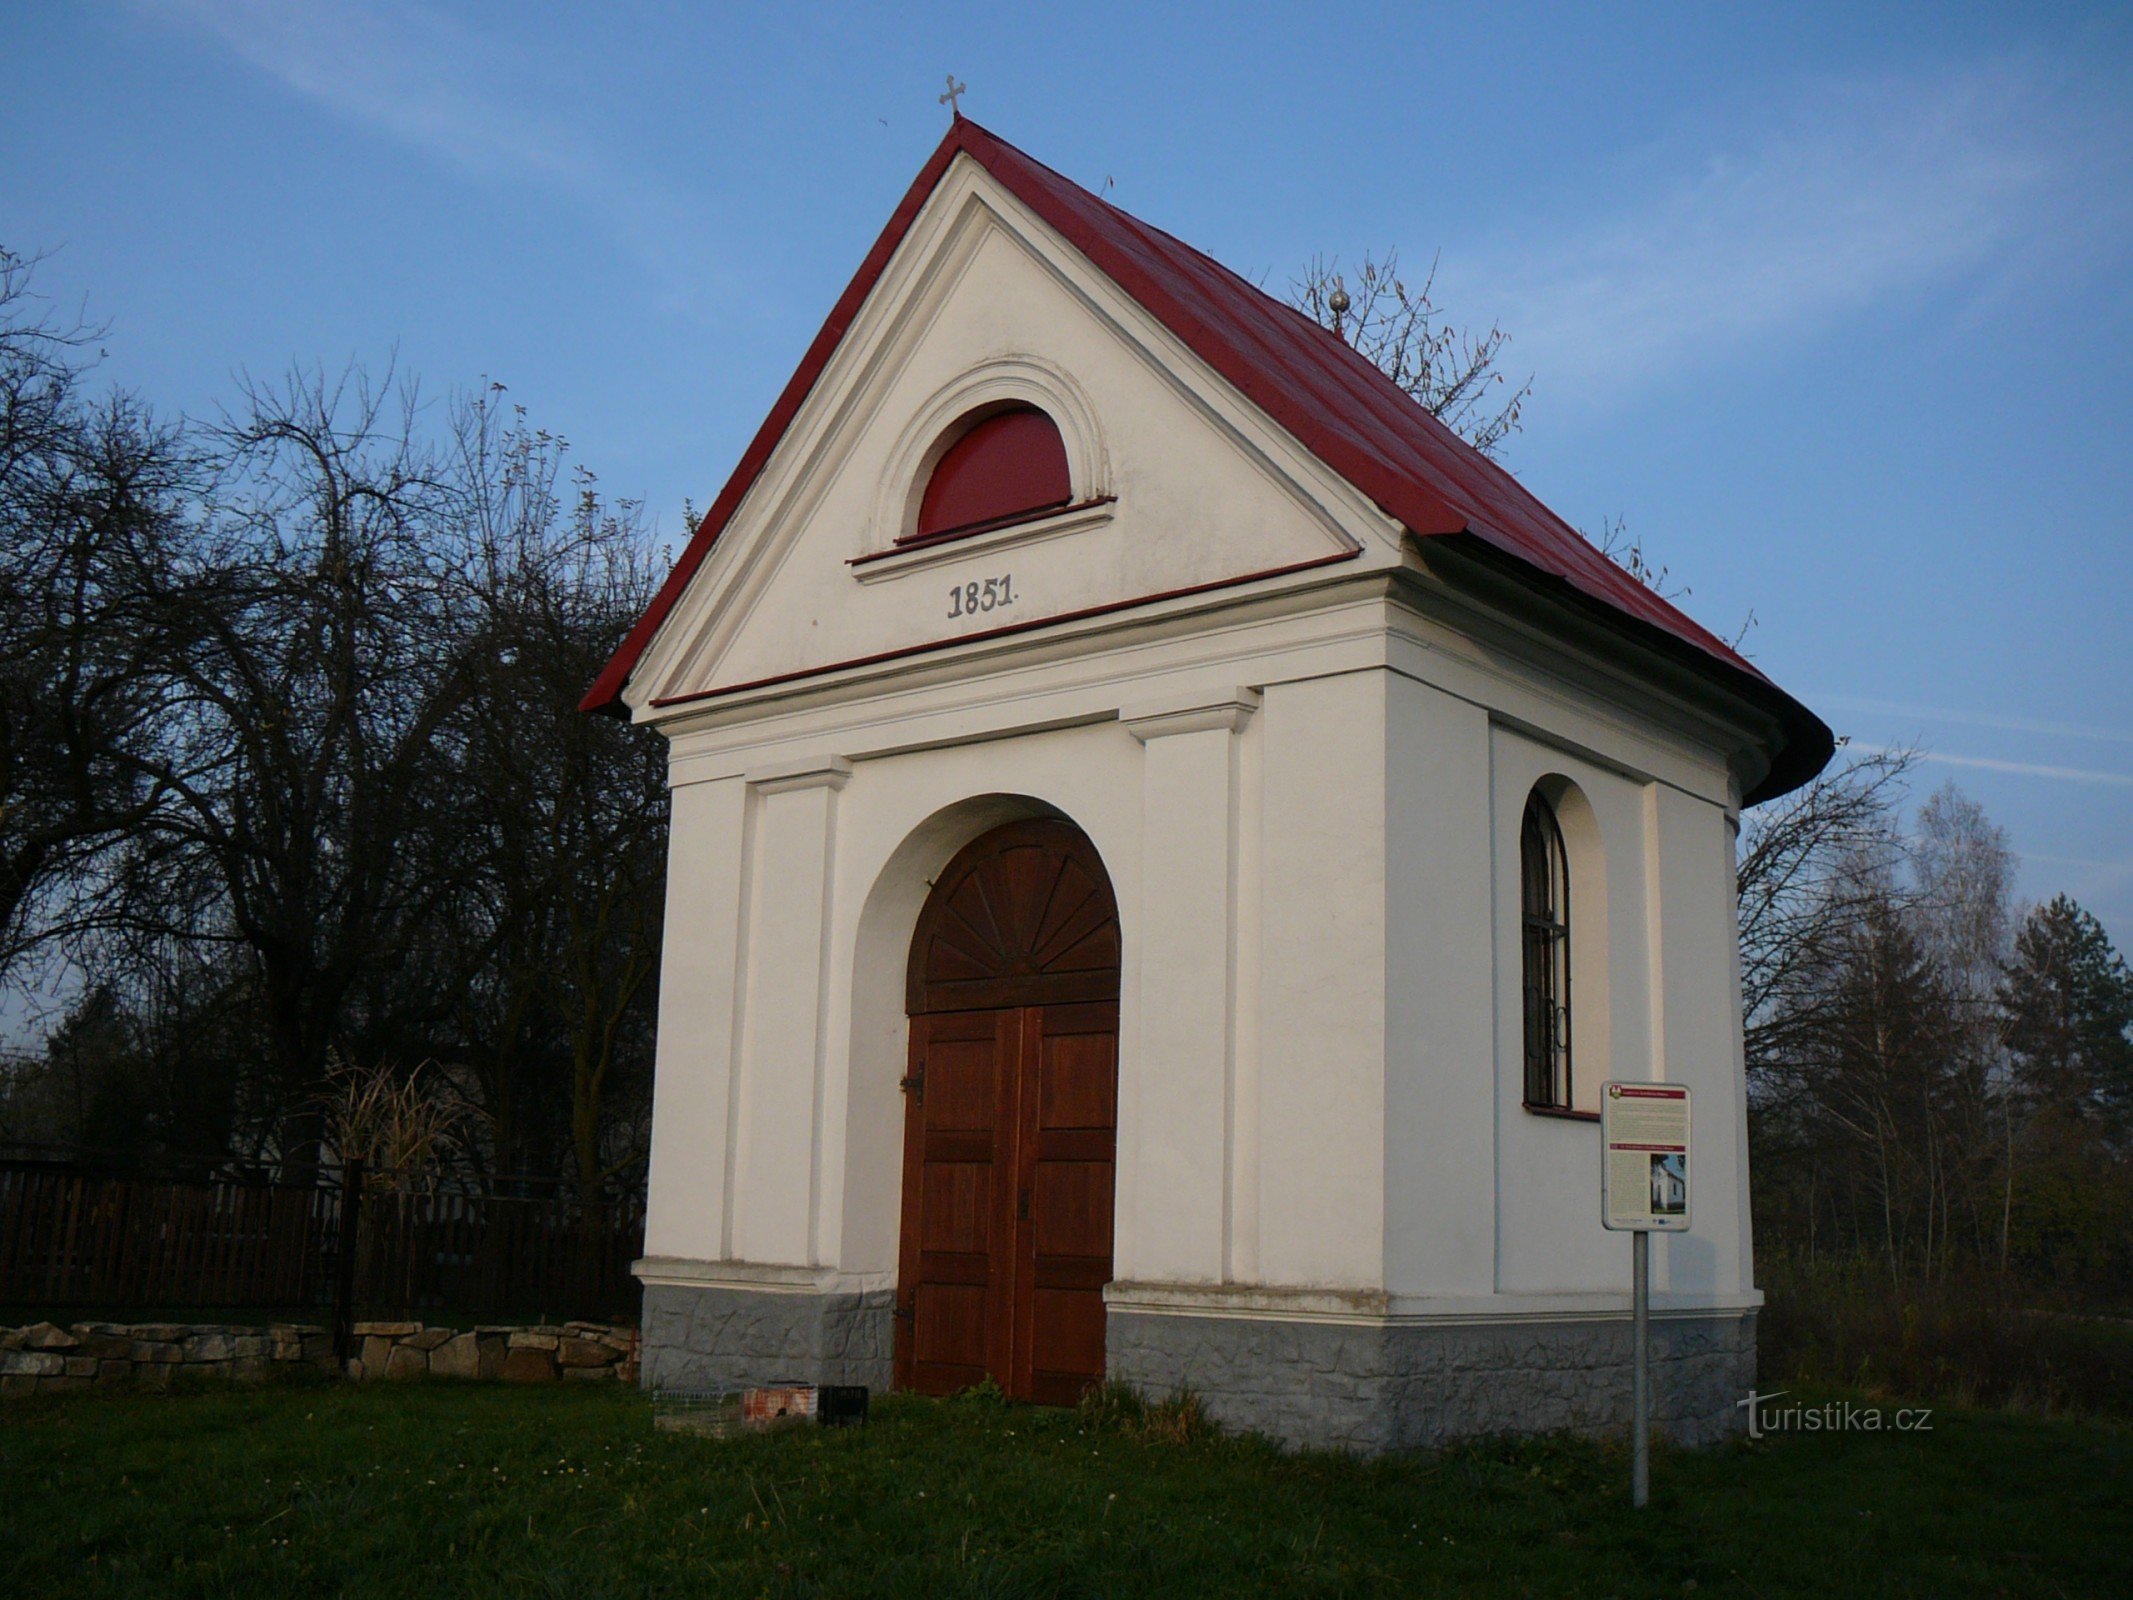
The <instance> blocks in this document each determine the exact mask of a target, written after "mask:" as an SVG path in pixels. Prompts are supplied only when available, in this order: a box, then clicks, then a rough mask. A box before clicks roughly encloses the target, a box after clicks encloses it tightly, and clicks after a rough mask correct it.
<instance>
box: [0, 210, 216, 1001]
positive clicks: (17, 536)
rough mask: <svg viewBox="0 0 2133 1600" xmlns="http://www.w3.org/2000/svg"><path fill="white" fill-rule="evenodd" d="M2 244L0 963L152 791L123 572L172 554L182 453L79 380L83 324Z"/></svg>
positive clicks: (150, 722) (138, 637)
mask: <svg viewBox="0 0 2133 1600" xmlns="http://www.w3.org/2000/svg"><path fill="white" fill-rule="evenodd" d="M32 269H33V264H32V263H29V262H26V261H24V260H23V259H22V258H20V257H17V256H14V255H11V254H9V253H7V252H6V251H4V250H0V592H4V593H5V594H6V595H7V597H8V598H7V604H6V605H5V607H4V608H0V973H4V972H5V971H6V970H7V968H8V967H9V965H10V964H11V963H12V962H13V961H14V960H16V959H17V958H19V957H21V956H23V955H25V954H27V953H28V952H30V951H31V950H33V949H35V948H37V947H39V946H41V945H45V944H48V943H50V942H51V941H54V940H56V939H58V938H60V937H62V936H63V935H65V934H67V933H70V932H77V931H79V930H80V929H81V927H82V926H83V922H82V916H81V914H82V911H83V908H84V906H85V905H86V904H87V903H88V901H89V899H90V897H88V896H85V895H83V894H82V893H81V892H80V890H81V888H82V886H83V883H84V880H85V879H87V878H88V877H90V876H91V875H92V873H93V872H94V870H95V868H96V866H97V864H98V863H99V862H100V860H101V859H102V858H103V857H105V856H106V855H108V853H109V852H110V851H111V849H112V848H113V846H114V845H115V844H116V843H117V842H118V841H119V840H120V839H122V838H123V837H124V836H125V835H126V834H127V833H128V832H129V831H131V830H136V829H138V828H140V827H141V826H143V825H144V824H145V823H146V822H147V820H148V819H149V818H150V817H152V816H153V815H155V813H156V812H157V810H158V809H159V807H160V805H161V804H162V801H163V799H164V794H163V791H162V789H161V787H160V786H159V785H158V784H157V783H156V782H154V780H153V779H152V778H149V777H147V776H145V775H144V773H143V772H142V770H141V768H140V767H139V765H138V763H137V762H136V761H135V760H134V759H133V758H134V757H135V756H137V755H139V754H140V753H142V752H144V751H146V750H147V749H149V748H151V747H152V746H153V745H154V744H155V743H156V741H157V740H158V739H159V738H160V736H161V729H162V725H163V716H164V711H165V709H166V708H165V704H164V699H163V695H162V692H161V687H160V684H159V681H158V675H157V673H156V671H155V665H154V662H153V660H152V659H151V650H152V646H151V644H150V640H151V637H152V633H153V630H152V628H151V627H150V626H149V622H148V619H147V618H146V617H144V616H143V614H142V612H141V609H140V607H139V604H138V599H139V595H138V589H137V586H136V585H135V584H134V583H133V582H132V577H133V574H134V573H135V572H137V571H139V570H141V569H143V568H151V567H156V566H161V565H167V563H168V562H169V560H170V559H171V549H172V546H173V544H174V542H175V540H176V538H177V534H178V530H177V526H176V524H177V517H178V506H179V504H180V497H181V496H182V494H183V492H184V491H185V490H186V489H187V488H188V487H189V483H190V477H191V471H192V464H191V462H190V461H189V459H188V458H187V455H186V453H185V451H184V449H183V447H182V444H181V441H180V439H179V437H178V435H177V434H176V432H175V431H174V430H172V429H169V428H166V427H164V426H162V425H160V424H158V423H157V422H156V421H155V420H154V419H153V418H152V417H151V416H150V415H149V414H148V413H147V411H146V410H145V409H144V408H143V407H142V406H140V405H139V404H138V403H137V402H136V401H134V400H132V399H130V398H128V397H126V396H124V395H115V396H112V397H110V398H108V399H106V400H103V401H101V402H96V403H92V402H90V401H89V400H87V399H86V398H85V397H84V396H83V394H82V393H81V382H82V377H83V374H84V372H85V370H86V356H85V354H84V345H85V343H86V341H87V340H88V339H89V338H90V336H91V334H90V331H89V330H85V329H83V328H81V327H80V326H78V325H75V324H66V323H60V322H57V321H55V320H54V319H52V318H51V317H50V316H49V315H47V314H45V313H44V312H43V311H42V310H41V309H40V308H39V306H38V304H37V302H36V299H35V297H34V295H33V293H32V289H31V281H32Z"/></svg>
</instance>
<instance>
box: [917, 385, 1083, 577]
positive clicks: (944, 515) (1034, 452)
mask: <svg viewBox="0 0 2133 1600" xmlns="http://www.w3.org/2000/svg"><path fill="white" fill-rule="evenodd" d="M1073 494H1074V491H1073V487H1072V485H1071V484H1070V483H1069V482H1068V479H1067V455H1066V444H1065V442H1064V441H1063V440H1061V438H1060V437H1059V425H1058V424H1057V423H1055V422H1054V421H1052V419H1051V418H1050V417H1048V416H1046V415H1045V414H1044V413H1043V412H1042V411H1039V410H1038V409H1037V408H1036V407H1035V406H1015V407H1012V408H1011V409H1009V410H1006V411H995V412H994V413H993V414H992V415H991V416H989V417H987V418H986V419H985V420H984V421H982V422H980V423H979V424H978V425H977V426H976V427H974V428H972V429H971V430H970V431H969V432H968V433H966V434H964V435H963V437H962V438H960V439H958V440H956V442H955V443H954V444H953V445H951V446H949V449H948V453H947V454H946V455H944V456H942V457H941V459H940V463H939V465H937V466H936V467H934V469H933V476H932V477H931V478H930V479H928V480H927V482H926V494H925V498H924V499H923V500H921V501H920V502H919V507H918V526H917V527H916V528H915V529H913V530H912V531H911V532H910V533H908V534H906V535H905V536H904V539H903V540H900V541H898V542H899V543H902V542H908V541H909V540H912V539H930V538H935V537H938V536H939V535H942V534H948V533H975V532H977V531H978V530H979V529H980V528H986V527H991V526H994V525H996V524H998V523H1003V522H1013V521H1016V520H1017V519H1019V518H1022V517H1028V516H1033V515H1035V514H1036V513H1038V512H1040V511H1050V510H1052V509H1053V508H1054V507H1057V506H1063V505H1065V504H1066V503H1067V502H1068V501H1069V500H1071V499H1072V498H1073Z"/></svg>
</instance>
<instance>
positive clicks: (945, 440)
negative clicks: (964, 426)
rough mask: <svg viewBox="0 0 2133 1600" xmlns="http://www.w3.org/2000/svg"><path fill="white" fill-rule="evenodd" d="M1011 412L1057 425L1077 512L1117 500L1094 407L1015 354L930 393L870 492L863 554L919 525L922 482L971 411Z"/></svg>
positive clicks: (1046, 365)
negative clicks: (1023, 408)
mask: <svg viewBox="0 0 2133 1600" xmlns="http://www.w3.org/2000/svg"><path fill="white" fill-rule="evenodd" d="M1012 405H1028V406H1035V407H1036V408H1037V409H1038V410H1039V411H1042V412H1043V413H1044V414H1045V415H1046V416H1048V417H1050V418H1051V419H1052V421H1053V422H1054V423H1056V424H1057V425H1058V428H1059V437H1060V440H1061V442H1062V443H1063V444H1064V445H1065V446H1066V458H1067V482H1068V484H1069V485H1070V486H1071V487H1072V489H1073V495H1072V499H1073V500H1074V502H1075V503H1076V504H1077V505H1079V504H1083V503H1085V502H1087V501H1091V500H1102V499H1105V498H1107V497H1108V496H1110V495H1112V494H1113V493H1114V492H1115V491H1114V490H1113V488H1112V484H1111V463H1110V453H1109V452H1108V451H1107V450H1106V449H1105V448H1104V439H1103V432H1102V429H1101V427H1100V426H1099V424H1098V422H1097V417H1096V407H1095V406H1094V405H1093V404H1092V403H1091V402H1090V400H1089V397H1088V394H1087V392H1086V391H1084V390H1083V388H1082V386H1081V384H1080V382H1079V381H1078V380H1077V379H1075V377H1074V376H1073V375H1072V374H1071V373H1069V372H1068V371H1067V370H1066V368H1064V367H1062V366H1060V365H1059V364H1058V363H1057V362H1055V361H1048V360H1046V359H1045V358H1044V357H1042V356H1037V355H1031V354H1027V353H1023V352H1017V353H1014V354H1011V355H1004V356H1000V357H998V358H996V359H994V360H991V361H987V362H985V363H983V364H982V365H980V366H976V367H972V368H971V369H969V370H968V371H966V372H964V373H962V374H960V375H959V376H957V377H956V378H954V379H952V380H950V381H949V382H948V383H946V384H944V385H942V386H941V387H940V388H939V389H937V390H935V391H934V392H933V394H932V395H931V396H930V397H929V398H928V399H927V400H926V401H925V403H924V404H922V405H920V406H919V407H918V409H917V410H916V411H914V412H913V413H912V415H911V419H910V420H909V421H908V422H906V423H905V424H904V427H903V430H902V432H900V433H899V434H897V436H896V443H895V444H894V445H893V446H891V448H890V450H889V456H888V465H887V466H886V468H885V469H884V470H883V472H882V476H881V483H880V486H879V487H878V488H877V489H876V490H875V495H874V516H873V520H872V522H871V523H870V524H869V526H868V528H867V539H866V548H867V549H870V550H883V549H887V548H888V547H890V546H891V545H893V544H894V543H895V542H896V541H897V540H898V539H900V538H902V537H904V536H905V535H906V534H908V533H910V532H911V530H912V528H913V527H915V526H916V525H917V521H918V506H919V501H920V500H921V499H922V498H923V497H924V494H925V489H926V480H927V479H928V478H930V477H931V476H932V474H933V468H934V465H935V463H936V462H938V461H939V460H940V458H941V457H942V456H943V455H944V454H946V453H947V450H948V448H949V446H950V445H952V444H954V443H955V438H954V437H952V436H951V435H950V432H949V430H950V429H952V428H954V426H955V424H956V423H957V422H959V421H960V420H961V419H963V418H964V417H967V416H969V415H970V413H972V412H973V411H983V410H997V409H1001V408H1004V407H1007V406H1012ZM957 544H958V548H960V549H964V550H967V549H968V548H969V546H968V544H967V543H966V542H964V541H957ZM918 553H919V552H916V551H914V552H913V554H914V555H916V554H918ZM879 567H881V568H889V567H894V568H895V569H896V570H898V571H908V570H910V569H909V568H908V567H905V566H903V565H901V564H900V563H895V562H888V561H884V562H881V563H879ZM887 575H889V574H887V573H885V572H881V571H879V570H877V571H875V572H874V573H872V574H869V573H868V571H867V569H866V568H858V569H855V572H854V576H856V577H859V578H860V580H861V581H862V582H866V581H868V580H869V578H870V577H871V576H887Z"/></svg>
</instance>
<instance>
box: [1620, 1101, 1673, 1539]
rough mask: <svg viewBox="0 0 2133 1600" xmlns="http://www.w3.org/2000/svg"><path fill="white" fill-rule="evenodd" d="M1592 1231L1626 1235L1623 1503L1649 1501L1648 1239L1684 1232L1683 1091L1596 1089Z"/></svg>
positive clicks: (1650, 1358) (1650, 1311) (1650, 1279)
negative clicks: (1596, 1209) (1596, 1220)
mask: <svg viewBox="0 0 2133 1600" xmlns="http://www.w3.org/2000/svg"><path fill="white" fill-rule="evenodd" d="M1600 1226H1601V1227H1603V1228H1611V1229H1614V1230H1616V1231H1617V1232H1622V1233H1627V1234H1629V1235H1630V1251H1631V1255H1630V1262H1631V1267H1630V1299H1629V1304H1630V1325H1631V1334H1630V1337H1631V1338H1632V1340H1633V1341H1634V1342H1635V1344H1636V1349H1635V1351H1634V1352H1633V1360H1632V1364H1631V1374H1632V1376H1631V1388H1630V1444H1629V1503H1630V1504H1631V1505H1632V1506H1634V1507H1636V1508H1637V1509H1638V1510H1640V1511H1641V1510H1642V1509H1643V1508H1644V1506H1645V1505H1646V1504H1647V1503H1648V1502H1649V1501H1650V1499H1651V1496H1652V1454H1651V1450H1652V1338H1651V1334H1652V1235H1653V1234H1654V1233H1686V1232H1688V1229H1689V1091H1688V1089H1687V1088H1686V1087H1685V1086H1684V1085H1682V1084H1678V1083H1618V1082H1614V1081H1612V1080H1610V1081H1609V1082H1607V1083H1603V1084H1602V1085H1600Z"/></svg>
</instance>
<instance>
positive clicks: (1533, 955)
mask: <svg viewBox="0 0 2133 1600" xmlns="http://www.w3.org/2000/svg"><path fill="white" fill-rule="evenodd" d="M1518 884H1519V890H1518V898H1519V914H1520V915H1519V922H1520V927H1519V932H1520V942H1521V949H1522V951H1523V957H1524V959H1523V968H1524V990H1525V1023H1526V1026H1525V1036H1526V1104H1527V1105H1529V1106H1539V1107H1543V1108H1546V1109H1550V1110H1567V1109H1569V1107H1570V1105H1571V1098H1570V856H1569V853H1568V852H1567V851H1565V850H1564V848H1563V830H1562V828H1561V827H1560V826H1559V825H1558V824H1557V822H1556V820H1555V808H1554V807H1553V806H1551V805H1549V804H1548V802H1547V801H1546V800H1545V799H1543V798H1542V797H1541V793H1540V791H1539V790H1538V789H1536V790H1534V791H1533V793H1532V794H1530V795H1528V796H1527V797H1526V815H1525V820H1524V822H1523V823H1522V824H1521V825H1520V827H1519V830H1518Z"/></svg>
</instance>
